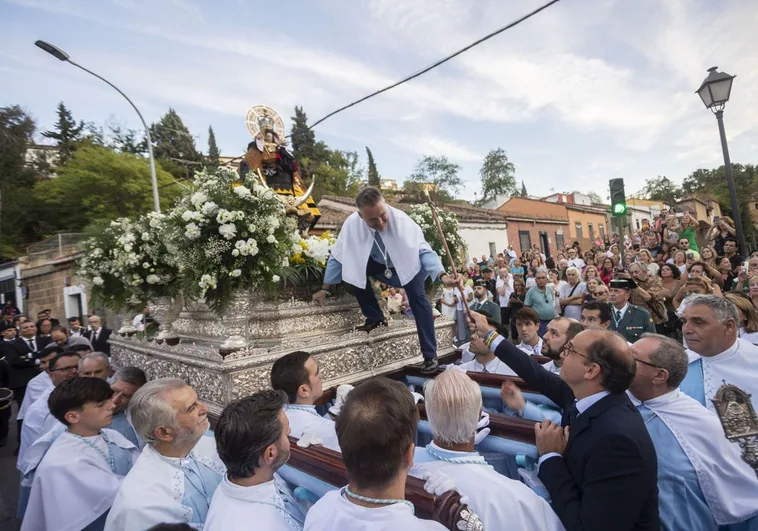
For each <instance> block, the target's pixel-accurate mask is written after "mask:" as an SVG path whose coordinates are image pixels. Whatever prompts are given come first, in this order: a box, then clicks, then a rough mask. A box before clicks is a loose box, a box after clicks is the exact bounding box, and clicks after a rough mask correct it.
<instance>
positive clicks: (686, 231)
mask: <svg viewBox="0 0 758 531" xmlns="http://www.w3.org/2000/svg"><path fill="white" fill-rule="evenodd" d="M680 225H681V227H682V230H681V231H680V232H679V239H682V238H687V240H689V242H690V250H691V251H699V250H700V249H699V248H698V246H697V242H696V241H695V231H696V230H697V229H698V228H699V227H700V224H699V223H698V221H697V219H695V218H694V217H693V216H690V213H689V212H685V213H684V215H683V216H682V221H681V223H680Z"/></svg>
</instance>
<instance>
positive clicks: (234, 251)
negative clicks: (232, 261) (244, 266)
mask: <svg viewBox="0 0 758 531" xmlns="http://www.w3.org/2000/svg"><path fill="white" fill-rule="evenodd" d="M239 255H240V250H239V249H234V250H233V251H232V256H239Z"/></svg>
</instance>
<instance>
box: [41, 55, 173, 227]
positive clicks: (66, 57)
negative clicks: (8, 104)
mask: <svg viewBox="0 0 758 531" xmlns="http://www.w3.org/2000/svg"><path fill="white" fill-rule="evenodd" d="M34 45H35V46H36V47H38V48H40V49H42V50H45V51H46V52H47V53H49V54H50V55H52V56H53V57H55V58H56V59H60V60H61V61H66V62H68V63H71V64H72V65H74V66H75V67H77V68H81V69H82V70H84V71H85V72H87V73H88V74H92V75H93V76H95V77H96V78H98V79H100V80H101V81H104V82H106V83H107V84H108V85H110V86H111V87H113V88H114V89H116V91H117V92H118V93H119V94H121V95H122V96H123V97H124V99H126V101H128V102H129V105H131V106H132V107H133V108H134V110H135V111H137V116H139V119H140V120H141V121H142V125H143V126H144V127H145V135H146V136H147V152H148V155H149V158H150V178H151V180H152V182H153V207H154V209H155V211H156V212H159V213H160V211H161V203H160V201H159V199H158V178H157V177H156V175H155V158H153V142H152V139H151V138H150V128H149V127H148V126H147V123H145V119H144V118H143V117H142V113H141V112H139V109H138V108H137V106H136V105H135V104H134V103H133V102H132V100H130V99H129V97H128V96H127V95H126V94H124V93H123V92H122V91H121V89H119V88H118V87H117V86H116V85H114V84H113V83H111V82H110V81H108V80H107V79H105V78H104V77H102V76H99V75H97V74H96V73H94V72H93V71H92V70H87V69H86V68H84V67H83V66H82V65H79V64H76V63H75V62H73V61H72V60H71V57H70V56H69V55H68V54H67V53H66V52H64V51H63V50H61V49H60V48H58V47H57V46H53V45H52V44H50V43H49V42H45V41H36V42H35V43H34Z"/></svg>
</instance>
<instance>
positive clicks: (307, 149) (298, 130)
mask: <svg viewBox="0 0 758 531" xmlns="http://www.w3.org/2000/svg"><path fill="white" fill-rule="evenodd" d="M291 120H292V133H291V138H292V154H293V155H294V156H295V158H296V159H297V160H302V159H308V160H314V158H315V155H316V134H315V133H314V132H313V131H312V130H310V129H308V115H306V114H305V111H304V110H303V108H302V107H298V106H295V116H293V117H292V118H291Z"/></svg>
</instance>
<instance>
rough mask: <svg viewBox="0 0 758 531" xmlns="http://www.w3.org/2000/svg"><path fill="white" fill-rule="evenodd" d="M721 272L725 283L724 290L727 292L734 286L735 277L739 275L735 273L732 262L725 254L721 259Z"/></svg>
mask: <svg viewBox="0 0 758 531" xmlns="http://www.w3.org/2000/svg"><path fill="white" fill-rule="evenodd" d="M719 273H720V274H721V278H722V279H723V281H724V283H723V286H724V292H727V291H729V290H731V289H732V286H733V284H734V279H735V278H736V277H737V275H735V274H734V271H733V270H732V262H731V260H729V258H727V257H726V256H724V257H723V258H721V260H720V261H719Z"/></svg>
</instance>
